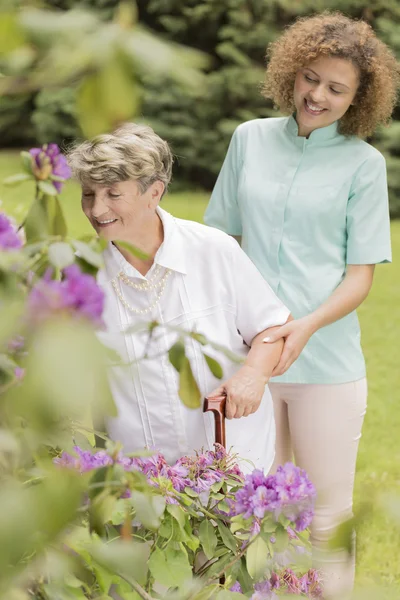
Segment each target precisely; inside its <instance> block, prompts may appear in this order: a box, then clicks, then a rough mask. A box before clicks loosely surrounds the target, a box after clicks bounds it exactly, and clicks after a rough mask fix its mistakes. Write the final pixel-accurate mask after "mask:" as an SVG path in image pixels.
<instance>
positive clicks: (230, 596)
mask: <svg viewBox="0 0 400 600" xmlns="http://www.w3.org/2000/svg"><path fill="white" fill-rule="evenodd" d="M245 597H246V596H244V595H243V594H240V593H239V592H230V591H229V590H221V591H220V592H219V594H217V596H216V600H237V599H238V598H245Z"/></svg>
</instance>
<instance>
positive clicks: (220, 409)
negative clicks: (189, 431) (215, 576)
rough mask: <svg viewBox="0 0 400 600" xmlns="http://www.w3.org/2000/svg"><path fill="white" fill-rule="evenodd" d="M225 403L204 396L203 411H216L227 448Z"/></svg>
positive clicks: (217, 437)
mask: <svg viewBox="0 0 400 600" xmlns="http://www.w3.org/2000/svg"><path fill="white" fill-rule="evenodd" d="M225 405H226V396H216V397H215V398H204V404H203V412H205V413H206V412H212V413H214V419H215V442H216V443H217V444H221V446H223V447H224V448H225V449H226V432H225ZM219 582H220V584H221V585H224V583H225V576H224V575H222V577H220V579H219Z"/></svg>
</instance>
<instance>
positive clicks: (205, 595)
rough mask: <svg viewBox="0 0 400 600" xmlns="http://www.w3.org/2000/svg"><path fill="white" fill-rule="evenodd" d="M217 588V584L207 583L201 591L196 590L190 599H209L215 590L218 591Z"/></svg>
mask: <svg viewBox="0 0 400 600" xmlns="http://www.w3.org/2000/svg"><path fill="white" fill-rule="evenodd" d="M218 589H219V585H218V584H212V585H208V586H207V587H205V588H203V589H202V590H201V592H198V593H197V594H195V595H194V596H192V597H191V600H209V599H210V598H211V597H212V596H213V595H214V594H215V592H217V591H218Z"/></svg>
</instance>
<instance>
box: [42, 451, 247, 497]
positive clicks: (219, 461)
mask: <svg viewBox="0 0 400 600" xmlns="http://www.w3.org/2000/svg"><path fill="white" fill-rule="evenodd" d="M74 451H75V453H76V456H72V455H71V454H68V453H67V452H63V453H62V455H61V457H60V458H56V459H54V462H55V463H56V464H58V465H60V466H63V467H69V468H74V469H77V470H79V471H80V472H81V473H85V472H87V471H92V470H93V469H98V468H100V467H106V466H111V465H113V464H119V465H121V466H122V467H123V468H124V470H125V471H141V472H142V473H144V475H146V477H147V479H148V481H149V483H150V484H151V485H153V486H155V487H162V488H163V492H164V493H165V495H166V500H167V503H168V504H176V503H177V499H176V497H174V493H173V492H174V491H175V492H183V491H184V490H185V488H187V487H189V488H191V489H192V490H193V491H194V492H197V493H198V494H200V495H201V494H204V493H206V494H207V492H209V490H210V488H211V486H212V485H213V484H214V483H216V482H223V481H224V480H227V479H231V478H235V479H236V480H237V481H238V482H240V481H242V480H243V475H242V473H241V471H240V469H239V468H238V466H237V465H236V464H232V458H231V457H230V456H229V454H228V453H227V452H226V450H225V449H224V448H223V447H222V446H220V445H219V444H215V450H207V451H205V452H203V453H202V454H198V455H196V456H184V457H183V458H181V459H179V460H178V461H177V462H176V463H175V464H174V465H169V464H168V463H167V461H166V460H165V458H164V456H163V455H162V454H159V453H158V454H154V455H153V456H151V457H146V458H136V457H129V456H124V455H123V454H122V453H118V454H117V456H116V457H115V458H112V457H111V456H110V455H109V454H108V453H107V452H106V451H105V450H100V451H98V452H95V453H92V452H90V451H87V450H82V449H81V448H79V447H78V446H75V447H74ZM163 480H165V481H166V482H167V483H169V487H170V488H171V489H170V490H168V486H167V487H166V486H163Z"/></svg>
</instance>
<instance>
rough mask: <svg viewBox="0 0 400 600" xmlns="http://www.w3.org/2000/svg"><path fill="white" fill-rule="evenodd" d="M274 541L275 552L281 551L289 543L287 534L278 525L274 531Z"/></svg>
mask: <svg viewBox="0 0 400 600" xmlns="http://www.w3.org/2000/svg"><path fill="white" fill-rule="evenodd" d="M274 537H275V540H276V541H275V543H274V545H273V547H274V551H275V552H283V551H284V550H286V548H287V547H288V545H289V534H288V532H287V531H286V529H284V528H283V527H282V526H278V528H277V530H276V532H275V533H274Z"/></svg>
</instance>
